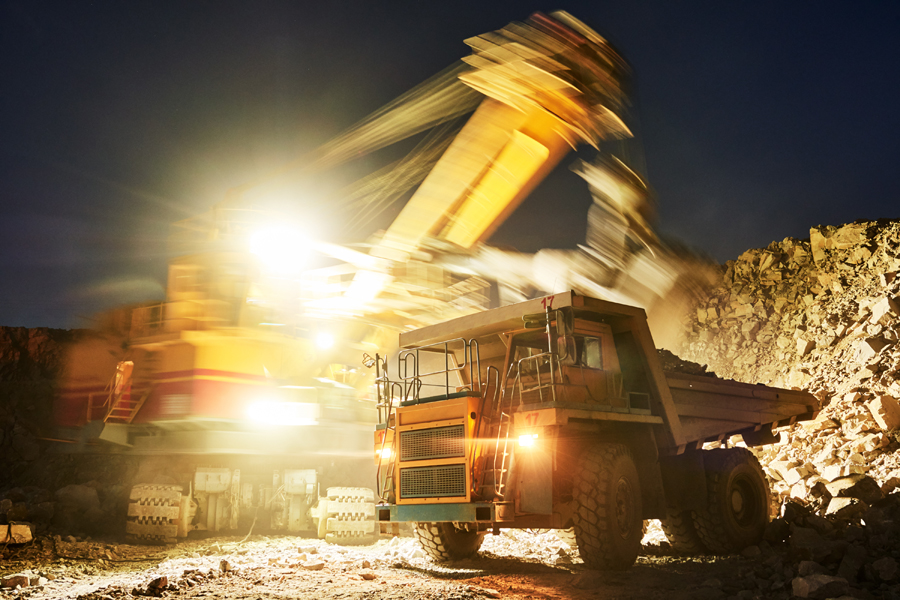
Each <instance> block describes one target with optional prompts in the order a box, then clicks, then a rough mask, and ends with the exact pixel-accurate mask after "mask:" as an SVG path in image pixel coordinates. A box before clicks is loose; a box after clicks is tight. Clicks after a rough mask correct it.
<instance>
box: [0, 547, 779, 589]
mask: <svg viewBox="0 0 900 600" xmlns="http://www.w3.org/2000/svg"><path fill="white" fill-rule="evenodd" d="M567 548H568V546H565V545H564V544H562V542H560V541H559V539H558V538H557V537H556V535H555V534H554V533H553V532H521V531H508V532H506V531H505V532H502V533H501V534H500V535H499V536H491V535H488V536H487V537H486V538H485V542H484V545H483V546H482V551H481V552H480V554H479V555H478V556H477V557H476V558H473V559H469V560H465V561H457V562H453V563H447V564H441V565H437V564H434V563H432V562H431V561H430V560H429V559H427V558H425V556H424V555H423V554H422V552H421V550H420V549H419V548H418V546H417V544H416V542H415V541H414V540H413V539H411V538H393V539H382V540H380V541H378V542H377V543H376V544H373V545H371V546H362V547H355V548H347V547H340V546H335V545H332V544H327V543H325V542H324V541H321V540H313V539H304V538H298V537H286V536H251V537H250V538H249V539H246V540H242V539H241V538H237V537H219V538H215V539H207V540H198V541H189V542H186V543H181V544H178V545H177V546H170V547H148V546H131V545H125V544H114V543H110V542H105V541H102V540H101V541H98V540H76V539H75V538H69V539H68V540H66V539H63V538H53V537H51V538H43V539H40V540H37V541H36V542H34V543H33V544H31V545H29V546H24V547H20V548H17V549H16V548H12V547H9V548H7V549H6V550H5V560H4V561H3V562H2V563H0V570H2V576H3V577H4V578H5V577H6V576H8V575H10V574H14V573H15V574H20V575H22V576H23V577H24V578H23V579H21V580H20V581H22V583H25V581H26V580H27V582H28V584H29V585H27V586H23V587H19V588H12V587H9V588H4V589H2V590H0V597H2V598H29V599H33V600H39V599H45V598H47V599H49V598H54V599H55V598H71V599H81V600H100V599H103V600H108V599H118V598H133V597H138V598H140V597H145V596H150V597H154V596H155V597H166V598H238V599H248V600H249V599H253V600H269V599H273V600H274V599H280V598H302V599H316V600H324V599H332V598H333V599H337V598H340V599H363V598H391V599H413V598H441V599H461V600H462V599H480V598H510V599H541V600H551V599H552V600H556V599H563V598H571V599H576V600H579V599H588V598H591V599H594V598H602V599H609V600H612V599H626V598H647V599H666V600H678V599H687V598H709V599H715V598H728V597H735V598H754V597H783V598H787V597H788V596H789V595H790V594H789V592H788V591H787V590H789V589H790V580H787V581H782V582H781V583H780V584H779V583H778V582H774V583H773V586H770V587H769V589H768V590H767V591H768V592H769V593H768V594H762V593H761V592H760V590H759V589H758V586H754V587H756V588H757V589H756V592H747V591H742V590H743V589H744V588H745V587H746V586H747V585H748V578H749V580H751V581H752V579H753V573H754V571H757V572H758V571H759V569H758V566H759V565H760V564H761V563H760V560H761V557H755V558H747V557H740V556H738V557H693V558H680V557H675V556H653V555H646V556H641V557H639V559H638V562H637V564H636V565H635V566H634V567H633V568H632V569H630V570H629V571H626V572H616V573H596V572H592V571H588V570H586V569H585V568H584V566H583V564H582V563H581V561H580V559H579V558H578V557H577V551H572V550H567ZM647 549H648V551H651V552H652V551H653V547H647ZM773 555H774V554H773ZM13 582H14V581H13ZM785 584H786V589H785ZM773 594H774V595H773Z"/></svg>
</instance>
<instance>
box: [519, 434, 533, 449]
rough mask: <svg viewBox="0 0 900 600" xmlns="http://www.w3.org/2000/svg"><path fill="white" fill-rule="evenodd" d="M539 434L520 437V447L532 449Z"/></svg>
mask: <svg viewBox="0 0 900 600" xmlns="http://www.w3.org/2000/svg"><path fill="white" fill-rule="evenodd" d="M537 438H538V434H536V433H529V434H525V435H520V436H519V445H520V446H522V447H523V448H531V447H532V446H534V444H535V443H536V442H537Z"/></svg>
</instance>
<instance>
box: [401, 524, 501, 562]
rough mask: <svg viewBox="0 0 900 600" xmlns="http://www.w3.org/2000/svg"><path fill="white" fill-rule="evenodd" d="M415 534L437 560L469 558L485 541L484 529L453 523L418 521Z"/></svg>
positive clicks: (427, 552)
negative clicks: (468, 527)
mask: <svg viewBox="0 0 900 600" xmlns="http://www.w3.org/2000/svg"><path fill="white" fill-rule="evenodd" d="M415 535H416V539H417V540H419V544H421V546H422V549H423V550H425V553H426V554H427V555H428V556H430V557H431V558H432V559H433V560H435V561H436V562H443V561H447V560H460V559H463V558H469V557H470V556H472V555H474V554H475V553H476V552H478V549H479V548H481V542H483V541H484V532H483V531H467V530H465V529H457V528H456V526H454V525H453V523H416V529H415Z"/></svg>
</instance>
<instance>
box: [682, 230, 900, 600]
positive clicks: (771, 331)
mask: <svg viewBox="0 0 900 600" xmlns="http://www.w3.org/2000/svg"><path fill="white" fill-rule="evenodd" d="M898 271H900V222H895V221H887V220H882V221H858V222H855V223H851V224H848V225H844V226H842V227H814V228H812V229H811V230H810V239H809V240H796V239H792V238H787V239H785V240H783V241H781V242H773V243H772V244H769V246H768V247H766V248H762V249H754V250H748V251H747V252H745V253H743V254H742V255H741V256H740V257H739V258H738V259H737V260H735V261H729V262H728V263H726V264H725V265H724V267H723V268H722V279H721V283H720V284H719V285H718V286H717V287H716V288H715V289H713V290H711V291H710V293H709V294H708V295H707V296H706V297H705V298H702V299H700V301H699V302H698V304H697V306H695V307H694V312H693V313H692V314H691V315H689V316H688V318H687V319H686V335H685V337H684V340H685V341H684V342H683V344H682V345H681V347H679V348H677V349H676V353H677V354H678V355H679V356H681V357H682V358H684V359H687V360H691V361H696V362H699V363H703V364H706V365H708V367H709V369H710V370H711V371H714V372H715V373H716V374H717V375H719V376H720V377H725V378H729V379H735V380H738V381H744V382H747V383H764V384H769V385H775V386H781V387H794V388H801V389H805V390H808V391H810V392H812V393H813V394H815V395H816V396H817V397H818V398H819V399H820V400H821V401H822V403H823V410H822V411H821V413H820V414H819V416H818V417H817V418H816V420H814V421H811V422H806V423H798V424H794V425H792V426H790V427H787V428H783V430H782V431H781V432H780V433H781V441H780V443H778V444H775V445H773V446H769V447H765V448H763V449H760V450H759V451H757V456H758V458H759V459H760V462H761V463H762V465H763V467H764V469H765V471H766V474H767V475H768V477H769V478H770V482H771V484H772V489H773V490H774V492H775V494H774V498H773V499H774V500H775V501H776V502H775V508H774V509H773V510H778V511H780V513H781V515H782V516H781V517H780V518H778V519H776V520H775V521H773V524H772V527H771V528H770V530H771V531H770V532H769V535H770V537H771V541H773V542H775V541H778V542H779V543H781V542H783V543H784V544H787V546H788V547H789V548H791V550H792V552H793V554H794V555H796V556H794V558H797V557H801V556H802V557H803V558H802V560H805V561H807V562H810V561H811V562H812V563H815V565H812V564H806V565H805V566H802V567H801V568H799V570H798V572H797V573H795V577H796V579H794V583H793V584H792V585H793V590H792V593H793V594H794V595H797V596H800V597H829V596H838V595H841V594H842V593H846V589H847V587H846V586H847V585H851V586H852V585H854V584H855V582H856V581H857V578H859V579H860V580H861V581H864V582H865V583H866V586H867V587H870V588H872V589H877V588H878V586H883V585H888V583H890V584H891V585H894V586H896V584H897V582H898V581H900V579H896V577H897V576H896V573H894V571H893V570H892V569H896V561H897V560H900V554H898V553H897V550H896V549H898V548H900V531H898V529H897V527H895V526H894V523H895V518H896V519H897V521H896V522H900V511H898V508H897V507H898V506H900V452H898V450H900V443H898V442H900V403H898V401H897V398H900V344H898V340H900V299H898V295H900V277H898V275H897V274H898ZM886 507H887V508H886ZM885 511H887V514H890V515H891V516H890V517H885V514H886V513H885ZM876 563H877V566H876ZM800 564H801V565H803V563H800ZM851 571H852V576H850V572H851ZM836 579H841V580H842V581H843V583H841V582H840V581H836ZM798 580H800V581H798ZM848 582H849V583H848ZM873 586H874V587H873Z"/></svg>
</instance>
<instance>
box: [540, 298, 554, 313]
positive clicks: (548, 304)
mask: <svg viewBox="0 0 900 600" xmlns="http://www.w3.org/2000/svg"><path fill="white" fill-rule="evenodd" d="M554 298H556V296H545V297H544V298H541V304H542V305H543V306H544V310H553V299H554Z"/></svg>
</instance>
